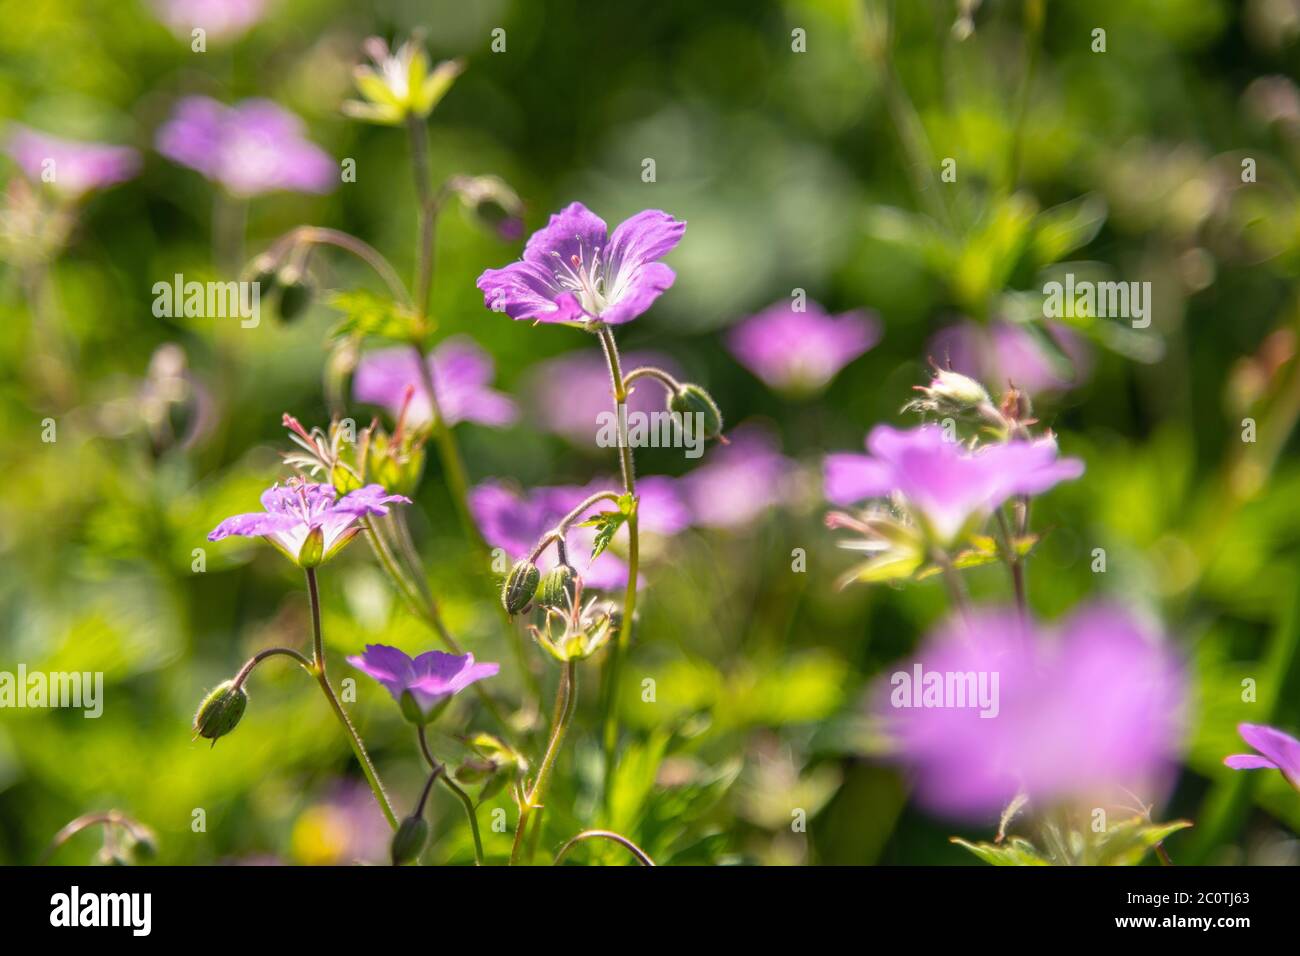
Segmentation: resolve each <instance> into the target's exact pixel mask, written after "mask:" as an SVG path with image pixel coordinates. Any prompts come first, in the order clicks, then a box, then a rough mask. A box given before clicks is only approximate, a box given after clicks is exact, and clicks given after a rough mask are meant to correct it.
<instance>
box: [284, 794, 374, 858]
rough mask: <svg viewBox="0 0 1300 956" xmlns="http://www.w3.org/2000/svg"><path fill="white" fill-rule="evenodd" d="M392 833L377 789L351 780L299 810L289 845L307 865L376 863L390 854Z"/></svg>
mask: <svg viewBox="0 0 1300 956" xmlns="http://www.w3.org/2000/svg"><path fill="white" fill-rule="evenodd" d="M391 836H392V830H390V829H389V827H388V822H387V821H386V820H385V819H384V816H383V814H382V813H380V811H379V807H378V805H377V804H376V803H375V795H374V793H373V792H372V791H371V790H370V788H369V787H368V786H366V785H365V784H364V783H359V782H351V781H350V782H348V783H345V784H340V785H339V786H338V787H337V788H335V789H334V790H333V792H331V793H330V794H329V796H328V797H326V799H324V800H322V801H321V802H319V803H313V804H312V805H311V806H309V807H307V808H306V809H305V810H303V812H302V813H301V814H299V816H298V819H297V820H295V821H294V824H293V831H292V835H291V837H290V846H291V848H292V856H293V859H294V861H295V862H297V863H299V864H302V865H304V866H339V865H342V864H348V863H357V862H363V863H377V862H379V861H381V860H383V859H385V857H386V856H387V853H388V841H389V839H390V838H391ZM271 862H272V863H273V864H278V863H279V861H274V860H273V861H271Z"/></svg>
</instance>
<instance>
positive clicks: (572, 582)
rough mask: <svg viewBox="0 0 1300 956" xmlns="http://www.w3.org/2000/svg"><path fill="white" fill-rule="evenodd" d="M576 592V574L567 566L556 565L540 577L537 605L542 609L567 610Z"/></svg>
mask: <svg viewBox="0 0 1300 956" xmlns="http://www.w3.org/2000/svg"><path fill="white" fill-rule="evenodd" d="M577 590H578V572H577V571H575V570H573V567H572V566H571V565H568V564H557V565H556V566H555V567H553V568H551V570H549V571H547V572H546V574H545V575H544V576H543V577H542V583H541V585H540V586H539V587H538V589H537V603H538V604H540V605H541V606H542V607H555V608H567V607H569V606H570V605H571V604H572V603H573V597H574V595H575V594H576V593H577Z"/></svg>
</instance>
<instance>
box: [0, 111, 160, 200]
mask: <svg viewBox="0 0 1300 956" xmlns="http://www.w3.org/2000/svg"><path fill="white" fill-rule="evenodd" d="M5 152H7V153H8V154H9V156H10V157H11V158H12V159H13V161H14V162H15V163H17V164H18V167H19V168H20V169H21V170H22V171H23V175H25V176H26V177H27V178H28V179H30V180H31V181H32V182H33V183H45V184H47V185H48V186H49V187H50V188H51V189H53V190H54V191H55V192H57V193H58V194H59V195H61V196H63V197H65V198H67V199H79V198H81V197H82V196H84V195H85V194H86V193H88V192H92V191H93V190H96V189H106V188H108V187H109V186H113V185H115V184H117V183H120V182H125V181H126V180H128V179H130V178H131V177H132V176H134V175H135V174H136V173H137V172H138V171H139V169H140V154H139V153H138V152H136V151H135V150H134V149H132V148H131V147H129V146H111V145H109V144H107V143H89V142H83V141H81V140H74V139H63V138H61V137H58V136H51V135H50V134H49V133H41V132H38V131H37V130H34V129H29V128H28V127H26V126H20V125H18V124H17V123H15V124H12V125H11V126H10V129H9V135H8V136H7V137H6V139H5Z"/></svg>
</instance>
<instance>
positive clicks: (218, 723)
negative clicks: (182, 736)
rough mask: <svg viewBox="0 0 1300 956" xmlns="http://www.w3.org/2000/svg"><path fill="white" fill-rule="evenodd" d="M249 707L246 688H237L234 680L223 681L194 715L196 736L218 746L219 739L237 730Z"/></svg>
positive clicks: (204, 700)
mask: <svg viewBox="0 0 1300 956" xmlns="http://www.w3.org/2000/svg"><path fill="white" fill-rule="evenodd" d="M247 706H248V694H247V693H245V692H244V688H242V687H236V686H235V682H234V681H232V680H228V681H223V682H222V683H220V684H218V685H217V686H216V687H215V688H213V690H212V692H211V693H210V694H208V696H207V697H205V698H203V703H201V704H199V709H198V712H197V713H196V714H195V715H194V735H195V736H196V737H203V738H205V739H207V740H211V741H212V744H213V746H216V743H217V738H218V737H224V736H226V734H228V733H230V732H231V731H232V730H234V729H235V725H236V724H238V723H239V719H240V718H241V717H243V716H244V708H246V707H247Z"/></svg>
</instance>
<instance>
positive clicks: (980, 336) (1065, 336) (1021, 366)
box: [929, 322, 1091, 395]
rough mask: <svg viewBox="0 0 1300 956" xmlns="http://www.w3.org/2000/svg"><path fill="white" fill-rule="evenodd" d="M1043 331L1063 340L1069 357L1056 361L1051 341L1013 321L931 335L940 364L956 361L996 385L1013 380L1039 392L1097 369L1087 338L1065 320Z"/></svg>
mask: <svg viewBox="0 0 1300 956" xmlns="http://www.w3.org/2000/svg"><path fill="white" fill-rule="evenodd" d="M1042 331H1043V334H1044V335H1047V336H1050V337H1051V338H1052V339H1053V340H1055V341H1056V343H1057V344H1058V345H1059V346H1060V350H1061V352H1063V353H1064V356H1065V361H1062V360H1061V359H1058V360H1057V361H1056V362H1053V360H1052V356H1051V355H1049V354H1048V351H1047V349H1048V348H1049V346H1045V345H1044V344H1043V343H1042V342H1040V341H1039V339H1038V338H1036V337H1035V336H1034V334H1033V333H1031V332H1029V331H1027V330H1026V329H1024V328H1023V327H1021V326H1019V325H1013V324H1011V323H1009V322H991V323H989V324H988V325H981V324H980V323H978V322H962V323H959V324H957V325H950V326H948V327H947V328H945V329H941V330H940V331H939V332H938V333H937V334H936V335H935V336H934V338H933V339H931V340H930V346H929V349H930V351H929V354H930V355H931V356H933V358H934V360H935V362H936V363H937V364H938V365H939V366H941V367H943V368H948V367H951V368H952V370H953V371H954V372H960V373H962V374H963V375H968V376H970V377H971V378H973V379H975V380H976V381H980V382H984V383H986V384H987V385H989V386H991V387H992V388H994V389H995V390H1000V389H1002V388H1005V387H1006V386H1007V385H1008V384H1011V385H1015V387H1016V388H1018V389H1020V390H1021V391H1023V392H1027V393H1028V394H1030V395H1039V394H1042V393H1044V392H1061V391H1065V390H1067V389H1071V388H1074V387H1075V386H1077V385H1079V384H1081V383H1082V382H1084V381H1086V380H1087V378H1088V374H1089V372H1090V371H1091V354H1090V351H1089V349H1088V344H1087V342H1085V341H1084V339H1083V338H1082V337H1081V336H1080V335H1079V334H1078V333H1077V332H1075V331H1074V330H1073V329H1071V328H1069V327H1068V326H1066V325H1063V324H1061V323H1060V322H1047V323H1044V324H1043V326H1042ZM1071 366H1072V367H1071Z"/></svg>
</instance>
